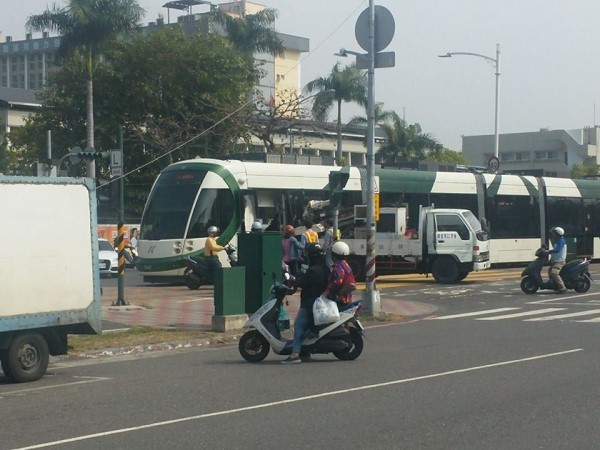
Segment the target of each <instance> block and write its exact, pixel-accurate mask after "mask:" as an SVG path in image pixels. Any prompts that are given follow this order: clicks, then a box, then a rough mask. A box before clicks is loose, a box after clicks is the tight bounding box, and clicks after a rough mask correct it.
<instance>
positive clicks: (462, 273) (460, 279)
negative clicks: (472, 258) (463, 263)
mask: <svg viewBox="0 0 600 450" xmlns="http://www.w3.org/2000/svg"><path fill="white" fill-rule="evenodd" d="M468 275H469V272H461V273H460V275H459V276H458V281H462V280H464V279H465V278H467V276H468Z"/></svg>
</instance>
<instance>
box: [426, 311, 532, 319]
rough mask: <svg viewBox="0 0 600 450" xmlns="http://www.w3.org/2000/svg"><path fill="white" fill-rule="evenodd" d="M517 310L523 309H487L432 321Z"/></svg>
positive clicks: (440, 317)
mask: <svg viewBox="0 0 600 450" xmlns="http://www.w3.org/2000/svg"><path fill="white" fill-rule="evenodd" d="M515 309H521V308H498V309H486V310H485V311H475V312H469V313H463V314H453V315H451V316H439V317H434V318H433V319H431V320H446V319H458V318H459V317H471V316H483V315H484V314H494V313H498V312H504V311H513V310H515Z"/></svg>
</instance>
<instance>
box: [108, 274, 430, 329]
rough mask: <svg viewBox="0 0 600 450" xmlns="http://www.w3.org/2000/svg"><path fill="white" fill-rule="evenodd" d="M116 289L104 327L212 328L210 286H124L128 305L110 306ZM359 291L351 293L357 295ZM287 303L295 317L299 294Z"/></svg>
mask: <svg viewBox="0 0 600 450" xmlns="http://www.w3.org/2000/svg"><path fill="white" fill-rule="evenodd" d="M117 292H118V291H117V288H116V287H104V288H103V292H102V320H103V328H104V329H105V330H106V329H118V328H130V327H136V326H148V327H160V328H163V327H169V328H181V329H195V330H206V331H208V330H211V323H212V316H213V314H214V304H213V290H212V288H211V287H210V288H201V289H198V290H196V291H192V290H190V289H188V288H187V287H185V286H162V285H148V286H127V287H126V288H125V302H126V303H128V304H129V305H128V306H120V307H113V306H112V305H113V304H114V303H116V301H117ZM361 295H362V291H356V292H355V293H354V299H358V298H360V297H361ZM288 303H289V305H288V306H286V308H287V309H288V312H289V314H290V317H292V318H293V317H295V316H296V312H297V310H298V305H299V303H300V295H299V294H298V293H296V294H295V295H292V296H288ZM381 306H382V309H383V311H384V312H386V313H387V314H393V315H395V316H402V317H404V318H405V319H410V318H415V317H421V316H427V315H430V314H433V313H434V312H435V311H436V308H435V307H434V306H432V305H428V304H425V303H420V302H414V301H406V300H400V299H397V298H394V297H389V296H384V295H382V296H381Z"/></svg>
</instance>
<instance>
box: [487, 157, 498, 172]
mask: <svg viewBox="0 0 600 450" xmlns="http://www.w3.org/2000/svg"><path fill="white" fill-rule="evenodd" d="M499 168H500V160H499V159H498V157H496V156H492V157H491V158H490V159H489V160H488V169H490V170H491V171H492V172H497V171H498V169H499Z"/></svg>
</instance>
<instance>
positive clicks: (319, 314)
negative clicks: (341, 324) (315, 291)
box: [313, 296, 340, 325]
mask: <svg viewBox="0 0 600 450" xmlns="http://www.w3.org/2000/svg"><path fill="white" fill-rule="evenodd" d="M313 316H314V319H315V325H324V324H326V323H332V322H337V321H338V320H340V312H339V311H338V307H337V304H336V303H335V302H334V301H332V300H329V299H328V298H326V297H323V296H320V297H319V298H317V299H316V300H315V303H314V305H313Z"/></svg>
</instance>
